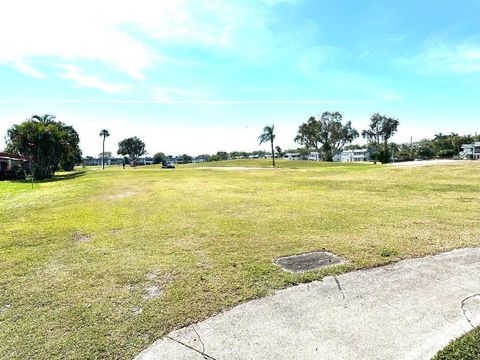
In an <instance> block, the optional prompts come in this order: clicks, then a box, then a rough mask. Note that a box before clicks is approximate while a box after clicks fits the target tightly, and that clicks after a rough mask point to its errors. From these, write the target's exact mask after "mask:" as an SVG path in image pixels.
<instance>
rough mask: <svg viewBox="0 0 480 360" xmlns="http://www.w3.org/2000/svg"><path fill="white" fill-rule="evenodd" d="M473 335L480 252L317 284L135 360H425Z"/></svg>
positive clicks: (173, 336)
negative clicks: (461, 338) (466, 334)
mask: <svg viewBox="0 0 480 360" xmlns="http://www.w3.org/2000/svg"><path fill="white" fill-rule="evenodd" d="M474 326H480V248H479V249H462V250H455V251H452V252H449V253H445V254H440V255H437V256H428V257H425V258H420V259H411V260H404V261H401V262H398V263H396V264H392V265H388V266H384V267H380V268H375V269H369V270H362V271H356V272H351V273H348V274H344V275H340V276H336V277H326V278H325V279H323V281H317V282H313V283H310V284H304V285H299V286H294V287H291V288H288V289H285V290H281V291H278V292H277V293H276V294H275V295H273V296H269V297H266V298H263V299H258V300H254V301H251V302H248V303H245V304H242V305H239V306H237V307H235V308H233V309H231V310H229V311H226V312H224V313H222V314H219V315H216V316H213V317H212V318H209V319H207V320H205V321H202V322H200V323H198V324H195V325H192V326H189V327H187V328H184V329H180V330H177V331H173V332H171V333H170V334H168V335H167V336H166V337H164V338H163V339H160V340H158V341H157V342H155V343H154V344H152V345H151V346H150V347H149V348H147V349H146V350H145V351H143V352H142V353H141V354H139V355H138V357H137V359H139V360H140V359H142V360H145V359H175V360H181V359H217V360H220V359H223V360H227V359H228V360H231V359H232V360H233V359H350V360H351V359H382V360H384V359H430V358H431V357H432V356H433V355H434V354H435V353H436V352H437V351H438V350H439V349H441V348H443V347H444V346H445V345H446V344H447V343H448V342H449V341H450V340H452V339H454V338H456V337H459V336H460V335H462V334H464V333H465V332H467V331H469V330H471V329H472V327H474Z"/></svg>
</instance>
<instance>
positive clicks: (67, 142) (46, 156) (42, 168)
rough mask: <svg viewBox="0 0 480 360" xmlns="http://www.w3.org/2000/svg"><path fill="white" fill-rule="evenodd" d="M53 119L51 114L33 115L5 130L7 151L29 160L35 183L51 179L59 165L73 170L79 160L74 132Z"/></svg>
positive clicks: (76, 135)
mask: <svg viewBox="0 0 480 360" xmlns="http://www.w3.org/2000/svg"><path fill="white" fill-rule="evenodd" d="M55 119H56V118H55V116H54V115H51V114H45V115H33V116H32V117H31V118H30V119H27V120H26V121H24V122H22V123H21V124H19V125H13V126H12V127H11V128H10V129H9V130H8V131H7V137H6V140H7V151H8V152H11V153H14V154H19V155H23V156H25V157H27V158H29V159H30V161H31V162H32V165H33V175H34V177H35V178H36V179H38V180H41V179H45V178H49V177H52V176H53V174H54V173H55V171H56V170H57V169H58V167H59V166H61V167H62V168H63V169H65V170H73V167H74V166H75V163H78V162H79V161H80V160H81V154H82V152H81V150H80V148H79V146H78V144H79V142H80V139H79V136H78V133H77V132H76V131H75V129H74V128H73V127H72V126H69V125H65V124H64V123H62V122H59V121H56V120H55Z"/></svg>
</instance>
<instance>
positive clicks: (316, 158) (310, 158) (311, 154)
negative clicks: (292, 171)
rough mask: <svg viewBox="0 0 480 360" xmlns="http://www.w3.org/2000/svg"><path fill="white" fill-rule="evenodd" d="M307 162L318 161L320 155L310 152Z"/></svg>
mask: <svg viewBox="0 0 480 360" xmlns="http://www.w3.org/2000/svg"><path fill="white" fill-rule="evenodd" d="M308 160H311V161H318V160H320V154H319V153H318V152H316V151H314V152H311V153H310V154H308Z"/></svg>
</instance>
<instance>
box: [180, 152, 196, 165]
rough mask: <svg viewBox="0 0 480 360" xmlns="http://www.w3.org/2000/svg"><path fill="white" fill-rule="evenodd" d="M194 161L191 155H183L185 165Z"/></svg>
mask: <svg viewBox="0 0 480 360" xmlns="http://www.w3.org/2000/svg"><path fill="white" fill-rule="evenodd" d="M192 159H193V158H192V157H191V156H190V155H187V154H183V155H182V160H183V162H184V163H185V164H188V163H191V162H192Z"/></svg>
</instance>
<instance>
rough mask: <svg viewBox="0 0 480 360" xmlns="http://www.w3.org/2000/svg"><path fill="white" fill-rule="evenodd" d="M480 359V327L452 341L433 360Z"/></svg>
mask: <svg viewBox="0 0 480 360" xmlns="http://www.w3.org/2000/svg"><path fill="white" fill-rule="evenodd" d="M478 359H480V327H478V328H476V329H474V330H472V331H470V332H469V333H468V334H465V335H464V336H462V337H461V338H460V339H457V340H455V341H452V342H451V343H450V344H449V345H448V346H447V347H446V348H445V349H443V350H442V351H440V352H439V353H438V354H437V355H436V356H435V357H434V358H433V360H478Z"/></svg>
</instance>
